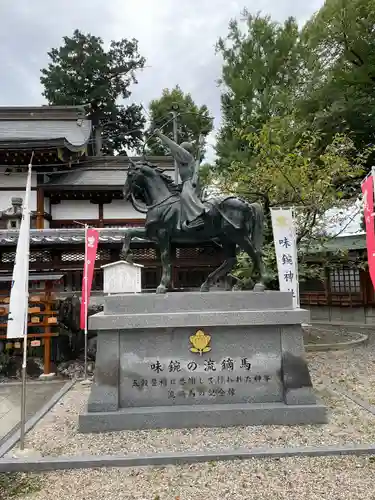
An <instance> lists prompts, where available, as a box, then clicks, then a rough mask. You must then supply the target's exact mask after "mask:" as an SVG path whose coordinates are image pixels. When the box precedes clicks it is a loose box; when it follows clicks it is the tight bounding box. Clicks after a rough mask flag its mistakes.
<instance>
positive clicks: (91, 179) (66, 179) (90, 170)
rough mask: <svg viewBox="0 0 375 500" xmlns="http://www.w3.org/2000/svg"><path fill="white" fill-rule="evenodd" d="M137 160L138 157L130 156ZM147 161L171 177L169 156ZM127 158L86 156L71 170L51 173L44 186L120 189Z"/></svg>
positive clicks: (171, 168)
mask: <svg viewBox="0 0 375 500" xmlns="http://www.w3.org/2000/svg"><path fill="white" fill-rule="evenodd" d="M132 160H133V161H135V162H136V161H139V160H140V158H138V157H137V158H132ZM146 160H147V161H149V162H150V163H153V164H154V165H158V166H160V167H161V168H162V169H164V170H166V173H167V174H168V175H171V177H173V175H174V174H173V168H174V165H173V160H172V158H171V157H170V156H160V157H159V156H156V157H148V158H146ZM128 166H129V159H128V158H127V157H126V156H112V157H111V156H109V157H94V158H88V159H87V160H85V161H84V162H82V163H81V164H80V165H79V166H77V167H76V168H75V169H74V170H72V171H71V172H67V173H64V174H60V175H59V174H54V175H51V177H50V180H49V181H48V182H46V183H45V184H44V185H45V186H46V187H54V186H56V187H59V188H61V187H62V186H64V187H65V186H81V187H83V186H85V187H89V186H97V187H102V188H103V189H108V187H117V188H119V189H122V187H123V185H124V183H125V181H126V172H127V170H128Z"/></svg>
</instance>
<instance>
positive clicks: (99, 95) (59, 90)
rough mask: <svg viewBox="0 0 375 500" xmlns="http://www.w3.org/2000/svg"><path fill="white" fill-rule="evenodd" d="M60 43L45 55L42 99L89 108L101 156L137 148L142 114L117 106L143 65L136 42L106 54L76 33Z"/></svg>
mask: <svg viewBox="0 0 375 500" xmlns="http://www.w3.org/2000/svg"><path fill="white" fill-rule="evenodd" d="M63 40H64V43H63V45H62V46H61V47H59V48H57V49H56V48H54V49H52V50H51V51H50V52H48V56H49V58H50V62H49V64H48V66H47V67H46V68H44V69H42V70H41V73H42V76H41V78H40V81H41V83H42V85H43V87H44V91H43V96H44V97H45V98H46V99H47V101H48V103H49V104H54V105H83V104H86V105H89V107H90V109H91V116H92V119H93V124H94V126H96V127H100V128H99V130H103V149H102V151H103V152H104V153H107V154H113V153H115V152H118V153H120V154H121V153H124V152H125V150H126V149H127V148H138V147H139V146H140V141H141V139H142V130H143V127H144V123H145V119H144V117H143V114H142V108H141V107H140V106H137V105H136V104H131V105H130V106H124V105H123V104H121V102H119V101H120V100H121V99H128V98H129V97H130V95H131V91H130V85H131V84H132V83H137V80H136V76H135V75H136V71H137V70H139V69H142V68H143V67H144V64H145V59H144V58H143V57H141V56H140V55H139V53H138V42H137V40H135V39H132V40H127V39H125V38H124V39H122V40H120V41H111V42H110V45H109V49H108V50H105V48H104V46H103V43H104V42H103V40H102V39H101V38H100V37H96V36H93V35H91V34H90V33H88V34H84V33H82V32H81V31H79V30H75V31H74V33H73V36H72V37H68V36H65V37H64V38H63Z"/></svg>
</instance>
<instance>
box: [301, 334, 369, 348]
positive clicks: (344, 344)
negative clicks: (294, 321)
mask: <svg viewBox="0 0 375 500" xmlns="http://www.w3.org/2000/svg"><path fill="white" fill-rule="evenodd" d="M357 335H359V336H360V338H359V339H355V340H349V341H348V342H335V343H333V344H305V351H306V352H319V351H341V350H344V349H350V348H351V347H355V346H357V345H361V344H364V343H365V342H367V341H368V335H365V334H363V333H358V334H357Z"/></svg>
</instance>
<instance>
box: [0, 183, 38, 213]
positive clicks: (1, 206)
mask: <svg viewBox="0 0 375 500" xmlns="http://www.w3.org/2000/svg"><path fill="white" fill-rule="evenodd" d="M0 186H1V184H0ZM12 198H22V200H23V199H24V198H25V189H23V190H21V189H20V190H17V191H16V190H14V189H12V190H9V191H2V190H1V191H0V212H1V211H3V210H7V209H8V208H10V207H11V206H12V201H11V200H12ZM30 210H36V191H31V192H30Z"/></svg>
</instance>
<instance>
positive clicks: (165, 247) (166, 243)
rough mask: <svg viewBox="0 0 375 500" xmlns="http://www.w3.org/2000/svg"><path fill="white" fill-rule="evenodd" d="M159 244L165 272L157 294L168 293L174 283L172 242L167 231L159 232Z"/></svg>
mask: <svg viewBox="0 0 375 500" xmlns="http://www.w3.org/2000/svg"><path fill="white" fill-rule="evenodd" d="M158 244H159V250H160V259H161V265H162V268H163V272H162V276H161V280H160V284H159V286H158V287H157V289H156V293H166V292H167V290H168V288H169V287H170V286H171V281H172V263H171V242H170V239H169V237H168V233H167V231H164V230H163V231H159V233H158Z"/></svg>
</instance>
